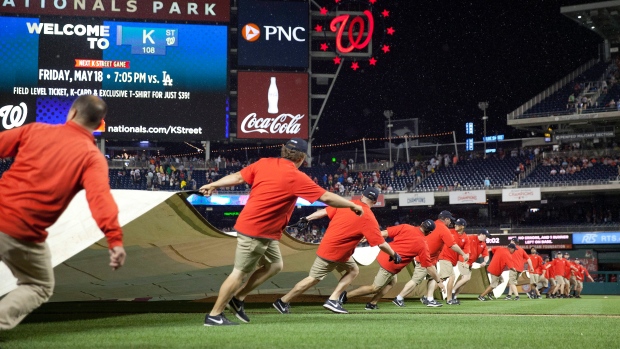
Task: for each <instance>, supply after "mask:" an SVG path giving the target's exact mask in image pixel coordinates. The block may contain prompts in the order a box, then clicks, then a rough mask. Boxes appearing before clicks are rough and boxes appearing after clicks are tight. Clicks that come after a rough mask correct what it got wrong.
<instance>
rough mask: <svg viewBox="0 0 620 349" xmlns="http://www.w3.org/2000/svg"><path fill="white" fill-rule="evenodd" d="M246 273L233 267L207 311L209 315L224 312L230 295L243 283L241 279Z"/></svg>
mask: <svg viewBox="0 0 620 349" xmlns="http://www.w3.org/2000/svg"><path fill="white" fill-rule="evenodd" d="M247 275H248V274H247V273H244V272H242V271H241V270H238V269H236V268H235V269H233V271H232V273H230V275H228V277H227V278H226V280H224V283H222V286H220V292H219V293H218V295H217V300H216V301H215V304H214V305H213V308H212V309H211V312H210V313H209V315H210V316H218V315H220V314H221V313H222V312H224V308H225V307H226V304H228V302H230V300H231V298H232V296H233V295H234V294H235V292H236V291H237V290H238V289H239V288H240V287H241V285H242V284H243V279H245V277H246V276H247Z"/></svg>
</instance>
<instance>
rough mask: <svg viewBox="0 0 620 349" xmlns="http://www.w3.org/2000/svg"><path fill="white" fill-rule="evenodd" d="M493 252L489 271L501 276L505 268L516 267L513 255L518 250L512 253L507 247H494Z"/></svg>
mask: <svg viewBox="0 0 620 349" xmlns="http://www.w3.org/2000/svg"><path fill="white" fill-rule="evenodd" d="M491 252H493V258H491V263H489V266H488V267H487V271H488V272H489V273H491V274H492V275H495V276H500V275H501V274H502V272H503V271H504V269H510V268H514V260H513V258H512V256H513V255H514V253H517V252H516V251H515V252H514V253H513V254H511V253H510V250H508V248H507V247H493V248H492V249H491Z"/></svg>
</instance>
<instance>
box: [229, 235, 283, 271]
mask: <svg viewBox="0 0 620 349" xmlns="http://www.w3.org/2000/svg"><path fill="white" fill-rule="evenodd" d="M280 261H282V254H281V253H280V242H279V241H277V240H271V239H262V238H253V237H250V236H245V235H243V234H237V250H236V251H235V269H237V270H240V271H242V272H244V273H251V272H253V271H254V270H255V269H256V267H257V266H258V265H264V264H273V263H276V262H280Z"/></svg>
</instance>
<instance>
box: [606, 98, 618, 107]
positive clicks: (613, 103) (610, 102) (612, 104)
mask: <svg viewBox="0 0 620 349" xmlns="http://www.w3.org/2000/svg"><path fill="white" fill-rule="evenodd" d="M607 106H608V107H609V108H613V109H616V101H615V100H614V99H613V98H612V100H611V101H609V103H607Z"/></svg>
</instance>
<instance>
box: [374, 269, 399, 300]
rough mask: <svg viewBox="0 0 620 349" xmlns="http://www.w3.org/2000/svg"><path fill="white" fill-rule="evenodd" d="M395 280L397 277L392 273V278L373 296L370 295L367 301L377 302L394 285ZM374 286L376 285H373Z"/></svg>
mask: <svg viewBox="0 0 620 349" xmlns="http://www.w3.org/2000/svg"><path fill="white" fill-rule="evenodd" d="M396 282H397V278H396V275H394V277H393V278H392V280H391V281H390V282H389V283H388V284H387V285H385V286H383V287H382V288H381V289H380V290H379V291H378V292H377V293H376V294H375V296H374V297H372V299H371V300H370V302H369V303H371V304H375V305H376V304H377V303H378V302H379V301H380V300H381V298H383V297H384V296H385V295H386V294H387V293H388V292H390V290H391V289H392V287H394V285H396ZM375 287H376V286H375Z"/></svg>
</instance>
